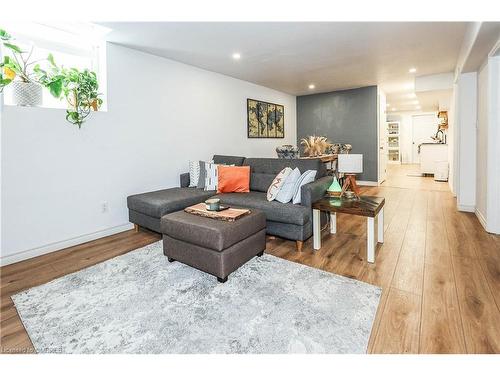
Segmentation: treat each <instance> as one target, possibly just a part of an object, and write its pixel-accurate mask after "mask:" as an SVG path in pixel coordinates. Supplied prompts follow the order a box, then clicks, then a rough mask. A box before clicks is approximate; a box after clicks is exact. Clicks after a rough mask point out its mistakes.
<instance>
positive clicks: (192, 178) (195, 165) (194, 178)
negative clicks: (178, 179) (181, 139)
mask: <svg viewBox="0 0 500 375" xmlns="http://www.w3.org/2000/svg"><path fill="white" fill-rule="evenodd" d="M199 179H200V162H199V161H190V162H189V187H197V186H198V180H199Z"/></svg>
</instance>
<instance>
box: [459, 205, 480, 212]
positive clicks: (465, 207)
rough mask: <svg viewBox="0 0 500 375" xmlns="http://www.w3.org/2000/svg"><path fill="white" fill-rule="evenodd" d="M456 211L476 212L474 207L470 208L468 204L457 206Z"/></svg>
mask: <svg viewBox="0 0 500 375" xmlns="http://www.w3.org/2000/svg"><path fill="white" fill-rule="evenodd" d="M457 209H458V210H459V211H464V212H476V206H470V205H468V204H459V205H457Z"/></svg>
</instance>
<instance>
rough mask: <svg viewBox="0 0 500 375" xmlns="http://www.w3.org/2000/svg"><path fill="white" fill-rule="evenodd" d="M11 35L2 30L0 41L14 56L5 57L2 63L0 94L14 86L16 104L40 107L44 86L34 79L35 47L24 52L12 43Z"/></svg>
mask: <svg viewBox="0 0 500 375" xmlns="http://www.w3.org/2000/svg"><path fill="white" fill-rule="evenodd" d="M11 39H12V37H11V35H9V34H8V33H7V32H6V31H5V30H1V29H0V40H2V43H3V45H4V47H5V48H7V49H9V50H10V51H11V53H12V56H4V59H3V61H2V62H0V70H1V71H2V74H0V92H2V91H3V88H4V87H5V86H7V85H8V84H11V85H12V88H13V90H12V99H13V101H14V103H15V104H17V105H22V106H38V105H41V104H42V86H40V84H39V83H38V82H37V81H36V80H35V79H34V75H35V73H34V71H33V70H32V68H31V66H32V65H33V64H34V63H35V62H36V61H31V57H32V54H33V47H31V48H30V50H29V51H23V50H22V49H21V48H20V47H19V46H17V45H15V44H12V43H10V42H11Z"/></svg>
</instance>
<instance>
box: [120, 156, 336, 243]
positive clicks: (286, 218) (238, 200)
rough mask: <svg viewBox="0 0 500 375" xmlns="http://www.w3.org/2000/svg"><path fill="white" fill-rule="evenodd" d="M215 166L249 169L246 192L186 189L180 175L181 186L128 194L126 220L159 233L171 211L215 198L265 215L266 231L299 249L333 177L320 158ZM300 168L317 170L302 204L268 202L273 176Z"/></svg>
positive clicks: (240, 160) (230, 160) (222, 159)
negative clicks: (284, 170)
mask: <svg viewBox="0 0 500 375" xmlns="http://www.w3.org/2000/svg"><path fill="white" fill-rule="evenodd" d="M213 160H214V162H215V163H217V164H232V165H238V166H241V165H245V166H250V192H249V193H223V194H217V192H216V191H205V190H202V189H198V188H194V187H188V186H189V173H183V174H181V175H180V187H176V188H170V189H163V190H158V191H153V192H148V193H142V194H136V195H131V196H129V197H128V198H127V205H128V210H129V220H130V222H132V223H134V224H135V227H136V229H138V227H139V226H141V227H145V228H148V229H150V230H153V231H155V232H159V233H161V218H162V216H164V215H167V214H169V213H172V212H176V211H180V210H183V209H184V208H186V207H188V206H191V205H194V204H197V203H200V202H203V201H205V200H207V199H208V198H211V197H217V198H219V199H220V200H221V202H222V203H223V204H226V205H230V206H239V207H246V208H250V209H252V208H253V209H257V210H260V211H262V212H264V214H265V215H266V232H267V234H270V235H275V236H279V237H282V238H285V239H289V240H294V241H296V244H297V250H298V251H300V250H301V249H302V244H303V241H305V240H307V239H308V238H309V237H311V235H312V208H311V205H312V203H314V202H315V201H317V200H319V199H321V198H322V197H323V196H324V194H325V192H326V190H327V189H328V187H329V186H330V184H331V183H332V181H333V177H331V176H326V168H325V166H324V164H323V163H322V162H321V161H320V160H319V159H271V158H244V157H237V156H224V155H215V156H214V157H213ZM285 167H290V168H295V167H297V168H299V170H300V172H301V173H304V172H305V171H306V170H308V169H313V170H316V171H317V173H316V179H315V181H314V182H311V183H309V184H306V185H304V186H302V190H301V204H292V203H280V202H277V201H271V202H269V201H268V200H267V198H266V193H267V189H268V188H269V186H270V185H271V183H272V181H273V179H274V178H275V177H276V174H278V172H280V171H281V170H282V169H283V168H285Z"/></svg>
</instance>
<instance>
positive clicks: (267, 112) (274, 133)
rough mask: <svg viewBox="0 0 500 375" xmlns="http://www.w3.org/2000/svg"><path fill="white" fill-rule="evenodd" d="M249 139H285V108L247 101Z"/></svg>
mask: <svg viewBox="0 0 500 375" xmlns="http://www.w3.org/2000/svg"><path fill="white" fill-rule="evenodd" d="M247 131H248V138H285V107H283V106H282V105H280V104H274V103H268V102H263V101H260V100H255V99H247Z"/></svg>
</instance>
